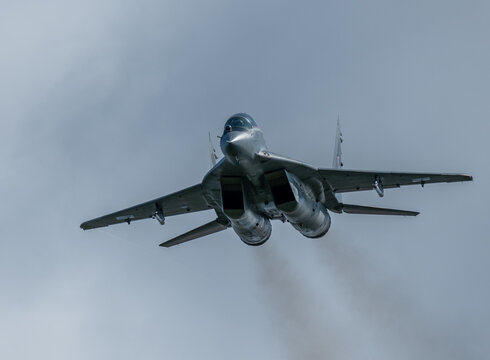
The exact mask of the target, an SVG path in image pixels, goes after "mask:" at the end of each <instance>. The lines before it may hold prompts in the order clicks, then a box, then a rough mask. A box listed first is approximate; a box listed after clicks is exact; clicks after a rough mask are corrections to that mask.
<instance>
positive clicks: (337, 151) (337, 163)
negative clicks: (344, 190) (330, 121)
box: [332, 115, 344, 202]
mask: <svg viewBox="0 0 490 360" xmlns="http://www.w3.org/2000/svg"><path fill="white" fill-rule="evenodd" d="M342 142H343V140H342V131H340V116H338V115H337V134H336V135H335V147H334V149H333V164H332V167H333V168H334V169H341V168H342V167H343V166H344V164H343V163H342ZM335 196H336V197H337V199H338V200H339V201H340V202H341V201H342V196H341V195H340V194H335Z"/></svg>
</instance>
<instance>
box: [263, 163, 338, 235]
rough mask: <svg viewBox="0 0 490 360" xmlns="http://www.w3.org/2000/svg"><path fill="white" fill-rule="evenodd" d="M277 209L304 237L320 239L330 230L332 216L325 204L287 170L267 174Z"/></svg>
mask: <svg viewBox="0 0 490 360" xmlns="http://www.w3.org/2000/svg"><path fill="white" fill-rule="evenodd" d="M266 179H267V181H268V182H269V185H270V187H271V191H272V196H273V197H274V202H275V204H276V207H277V208H278V209H279V210H280V211H281V212H282V213H283V214H284V216H285V217H286V219H287V220H288V221H289V222H290V223H291V225H293V227H294V228H295V229H296V230H298V231H299V232H300V233H301V234H302V235H304V236H306V237H309V238H318V237H322V236H323V235H325V234H326V233H327V231H328V229H329V228H330V215H329V214H328V211H327V209H326V208H325V206H323V204H321V203H320V202H317V201H315V200H314V195H313V194H312V193H311V191H310V190H309V188H308V187H307V186H306V185H305V184H303V182H302V181H301V180H300V179H298V178H297V177H296V176H295V175H293V174H291V173H289V172H287V171H286V170H280V171H275V172H273V173H269V174H266Z"/></svg>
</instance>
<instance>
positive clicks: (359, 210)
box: [342, 204, 419, 216]
mask: <svg viewBox="0 0 490 360" xmlns="http://www.w3.org/2000/svg"><path fill="white" fill-rule="evenodd" d="M342 210H343V211H344V212H345V213H347V214H370V215H401V216H417V215H418V214H419V212H417V211H408V210H396V209H385V208H378V207H371V206H360V205H349V204H342Z"/></svg>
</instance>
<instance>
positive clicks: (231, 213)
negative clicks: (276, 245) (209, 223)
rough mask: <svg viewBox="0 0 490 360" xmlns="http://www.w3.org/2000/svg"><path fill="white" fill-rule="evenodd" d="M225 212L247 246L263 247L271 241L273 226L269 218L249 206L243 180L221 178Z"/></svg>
mask: <svg viewBox="0 0 490 360" xmlns="http://www.w3.org/2000/svg"><path fill="white" fill-rule="evenodd" d="M221 200H222V204H223V212H224V214H225V216H226V217H227V218H228V219H229V220H230V222H231V226H232V227H233V230H234V231H235V232H236V234H237V235H238V236H239V237H240V239H241V240H242V241H243V242H244V243H245V244H247V245H262V244H263V243H265V242H266V241H267V240H269V238H270V236H271V233H272V225H271V222H270V220H269V219H268V218H266V217H265V216H263V215H261V214H259V213H258V212H256V211H254V209H253V208H252V207H251V206H249V205H248V204H249V203H250V201H248V198H247V196H246V192H245V191H244V186H243V182H242V179H241V178H239V177H223V178H221Z"/></svg>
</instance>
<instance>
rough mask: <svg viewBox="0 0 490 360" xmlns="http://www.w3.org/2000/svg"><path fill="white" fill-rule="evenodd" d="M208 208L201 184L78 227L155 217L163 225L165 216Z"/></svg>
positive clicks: (97, 226) (84, 227)
mask: <svg viewBox="0 0 490 360" xmlns="http://www.w3.org/2000/svg"><path fill="white" fill-rule="evenodd" d="M210 208H211V206H209V205H208V203H207V202H206V200H205V199H204V196H203V194H202V189H201V184H197V185H194V186H191V187H188V188H186V189H184V190H181V191H178V192H175V193H173V194H170V195H167V196H163V197H160V198H158V199H155V200H151V201H147V202H145V203H142V204H139V205H136V206H132V207H130V208H127V209H124V210H121V211H116V212H114V213H112V214H109V215H104V216H101V217H98V218H96V219H93V220H89V221H86V222H84V223H83V224H81V225H80V227H81V228H82V229H83V230H88V229H95V228H99V227H104V226H109V225H113V224H119V223H123V222H127V223H129V222H131V221H135V220H141V219H148V218H153V217H155V216H156V217H157V218H158V217H159V216H160V217H161V223H163V221H164V217H165V216H172V215H179V214H187V213H190V212H195V211H202V210H208V209H210ZM159 221H160V219H159Z"/></svg>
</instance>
